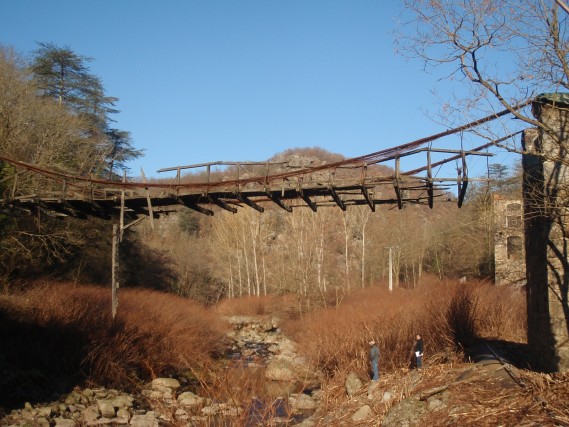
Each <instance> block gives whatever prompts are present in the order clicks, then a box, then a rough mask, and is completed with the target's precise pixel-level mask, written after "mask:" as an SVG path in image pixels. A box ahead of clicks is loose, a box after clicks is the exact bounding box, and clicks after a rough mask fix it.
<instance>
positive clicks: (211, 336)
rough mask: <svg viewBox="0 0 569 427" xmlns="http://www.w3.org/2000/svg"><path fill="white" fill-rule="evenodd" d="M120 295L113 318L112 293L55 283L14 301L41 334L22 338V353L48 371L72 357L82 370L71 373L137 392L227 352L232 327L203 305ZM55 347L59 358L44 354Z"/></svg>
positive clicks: (17, 312) (140, 293) (15, 310)
mask: <svg viewBox="0 0 569 427" xmlns="http://www.w3.org/2000/svg"><path fill="white" fill-rule="evenodd" d="M5 298H8V297H5ZM119 298H120V300H119V307H118V312H117V316H116V319H114V320H113V319H112V317H111V298H110V290H109V289H103V288H100V287H93V286H73V285H69V284H48V285H45V286H42V287H39V288H35V289H34V290H32V291H29V292H26V293H24V294H22V295H19V296H18V297H15V296H13V297H11V301H10V303H9V304H11V307H12V315H13V316H19V319H17V321H18V322H22V321H25V322H26V324H27V325H28V328H32V329H36V330H38V331H42V333H41V338H40V340H39V342H38V341H37V340H36V341H35V342H28V341H26V340H25V339H20V348H19V350H18V351H19V352H21V353H24V352H32V353H33V352H35V353H36V354H37V355H38V358H42V359H44V362H43V365H46V366H50V365H51V366H57V365H60V364H61V363H62V361H66V360H67V361H68V362H69V369H70V370H73V369H75V370H80V371H78V372H75V373H73V372H70V374H73V375H74V376H75V377H78V378H83V379H86V380H89V381H92V382H94V383H97V384H102V385H106V386H117V387H119V386H120V387H123V388H126V389H129V388H130V389H132V388H136V385H137V383H138V382H139V381H144V380H148V379H151V378H154V377H157V376H160V375H166V374H168V373H172V372H180V371H182V370H187V369H189V368H193V369H199V367H200V366H202V365H203V364H206V363H208V362H209V361H210V360H211V357H212V356H214V355H215V354H217V353H218V352H220V351H222V349H223V347H224V336H225V328H226V325H225V324H223V323H221V321H220V320H219V317H218V316H216V315H215V314H214V313H212V312H211V311H209V310H207V309H206V308H204V307H202V306H200V305H199V304H197V303H194V302H192V301H189V300H187V299H183V298H180V297H177V296H174V295H171V294H165V293H160V292H155V291H149V290H142V289H121V291H120V297H119ZM4 301H5V303H7V302H6V300H4ZM7 304H8V303H7ZM51 343H57V344H56V345H57V348H54V349H53V350H54V351H53V354H49V353H45V352H41V350H40V348H41V346H47V348H50V347H51ZM38 351H39V352H38Z"/></svg>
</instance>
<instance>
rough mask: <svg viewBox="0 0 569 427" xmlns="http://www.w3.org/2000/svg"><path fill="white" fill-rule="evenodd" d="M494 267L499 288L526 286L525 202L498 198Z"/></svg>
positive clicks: (495, 207)
mask: <svg viewBox="0 0 569 427" xmlns="http://www.w3.org/2000/svg"><path fill="white" fill-rule="evenodd" d="M493 205H494V206H493V207H494V265H495V277H494V281H495V283H496V285H524V284H525V283H526V265H525V248H524V227H523V213H524V211H523V200H522V199H520V198H513V197H506V196H502V195H499V194H495V195H494V197H493Z"/></svg>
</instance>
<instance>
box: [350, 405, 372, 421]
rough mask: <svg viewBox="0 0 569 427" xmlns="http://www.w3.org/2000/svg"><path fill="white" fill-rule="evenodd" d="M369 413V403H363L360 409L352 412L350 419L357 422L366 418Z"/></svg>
mask: <svg viewBox="0 0 569 427" xmlns="http://www.w3.org/2000/svg"><path fill="white" fill-rule="evenodd" d="M371 413H372V410H371V407H370V406H369V405H364V406H362V407H361V408H360V409H358V410H357V411H356V412H355V413H354V415H352V421H353V422H354V423H357V422H360V421H363V420H366V419H368V418H369V416H370V415H371Z"/></svg>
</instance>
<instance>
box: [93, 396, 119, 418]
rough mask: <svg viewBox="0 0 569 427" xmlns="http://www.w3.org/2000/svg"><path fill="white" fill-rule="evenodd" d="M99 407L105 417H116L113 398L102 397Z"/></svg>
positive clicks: (98, 402) (98, 403)
mask: <svg viewBox="0 0 569 427" xmlns="http://www.w3.org/2000/svg"><path fill="white" fill-rule="evenodd" d="M97 407H98V408H99V411H100V412H101V416H103V417H104V418H114V417H115V415H116V412H115V407H114V406H113V402H112V401H111V400H106V399H101V400H98V401H97Z"/></svg>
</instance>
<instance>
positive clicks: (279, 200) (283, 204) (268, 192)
mask: <svg viewBox="0 0 569 427" xmlns="http://www.w3.org/2000/svg"><path fill="white" fill-rule="evenodd" d="M265 194H266V195H267V196H268V197H269V199H271V200H272V201H273V202H275V203H276V204H277V205H278V206H280V207H281V208H283V209H284V210H285V211H287V212H292V208H291V207H290V206H289V205H287V204H286V203H284V202H283V201H282V200H281V199H279V198H278V197H277V196H275V195H274V194H273V193H272V192H271V191H270V190H267V189H265Z"/></svg>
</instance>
